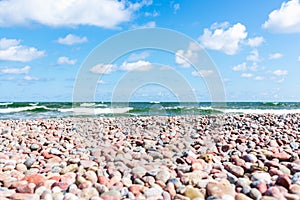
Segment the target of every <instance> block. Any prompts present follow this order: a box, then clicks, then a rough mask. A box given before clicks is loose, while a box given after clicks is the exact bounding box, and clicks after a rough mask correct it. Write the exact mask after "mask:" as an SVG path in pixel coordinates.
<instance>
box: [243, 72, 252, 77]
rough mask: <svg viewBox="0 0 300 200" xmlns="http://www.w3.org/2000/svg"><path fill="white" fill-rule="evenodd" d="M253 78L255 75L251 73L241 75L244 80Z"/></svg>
mask: <svg viewBox="0 0 300 200" xmlns="http://www.w3.org/2000/svg"><path fill="white" fill-rule="evenodd" d="M252 76H253V74H251V73H242V74H241V77H243V78H251V77H252Z"/></svg>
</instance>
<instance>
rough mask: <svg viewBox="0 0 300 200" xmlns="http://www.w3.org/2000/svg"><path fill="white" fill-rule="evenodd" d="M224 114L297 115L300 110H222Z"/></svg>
mask: <svg viewBox="0 0 300 200" xmlns="http://www.w3.org/2000/svg"><path fill="white" fill-rule="evenodd" d="M219 111H221V112H223V113H244V114H278V115H283V114H296V113H300V109H224V110H222V109H220V110H219Z"/></svg>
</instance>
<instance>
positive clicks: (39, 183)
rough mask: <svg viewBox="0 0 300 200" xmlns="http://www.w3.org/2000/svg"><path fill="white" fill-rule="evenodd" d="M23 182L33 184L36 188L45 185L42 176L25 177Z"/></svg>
mask: <svg viewBox="0 0 300 200" xmlns="http://www.w3.org/2000/svg"><path fill="white" fill-rule="evenodd" d="M23 180H25V181H27V182H29V183H34V184H35V185H36V186H37V187H38V186H42V185H44V184H45V182H46V179H45V177H44V176H43V175H41V174H31V175H27V176H25V177H24V178H23Z"/></svg>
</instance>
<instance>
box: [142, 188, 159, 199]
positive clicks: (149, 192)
mask: <svg viewBox="0 0 300 200" xmlns="http://www.w3.org/2000/svg"><path fill="white" fill-rule="evenodd" d="M162 192H163V190H162V189H158V188H153V187H152V188H148V189H146V190H145V191H144V195H145V197H146V198H152V197H156V196H160V195H161V194H162Z"/></svg>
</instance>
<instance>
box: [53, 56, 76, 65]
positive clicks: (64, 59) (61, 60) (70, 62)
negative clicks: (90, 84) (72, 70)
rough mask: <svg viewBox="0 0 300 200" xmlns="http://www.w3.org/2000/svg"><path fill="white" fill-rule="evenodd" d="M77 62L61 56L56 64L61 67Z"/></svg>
mask: <svg viewBox="0 0 300 200" xmlns="http://www.w3.org/2000/svg"><path fill="white" fill-rule="evenodd" d="M76 62H77V60H76V59H70V58H68V57H65V56H61V57H59V58H58V59H57V64H59V65H62V64H68V65H75V64H76Z"/></svg>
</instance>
